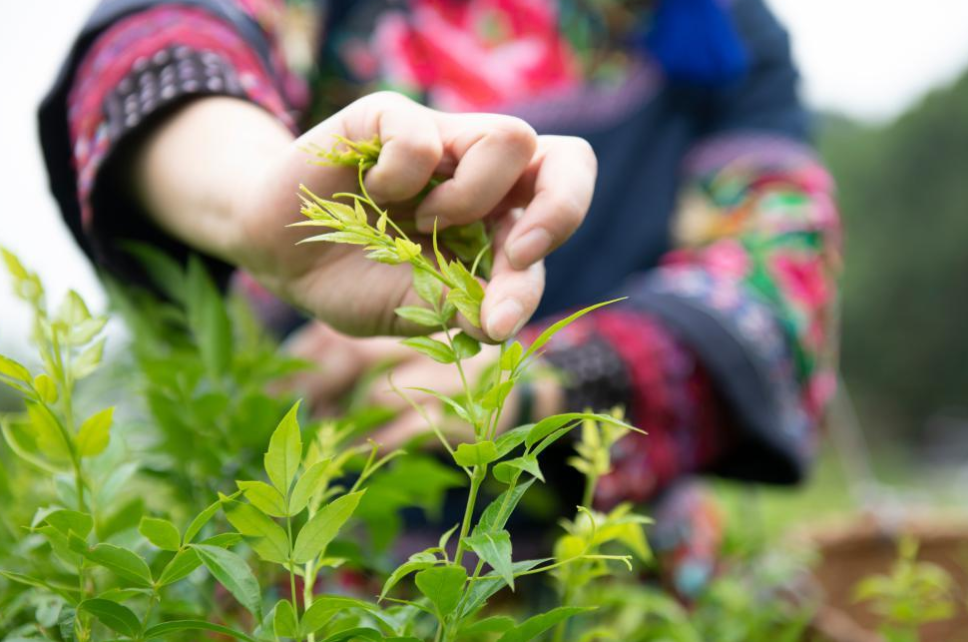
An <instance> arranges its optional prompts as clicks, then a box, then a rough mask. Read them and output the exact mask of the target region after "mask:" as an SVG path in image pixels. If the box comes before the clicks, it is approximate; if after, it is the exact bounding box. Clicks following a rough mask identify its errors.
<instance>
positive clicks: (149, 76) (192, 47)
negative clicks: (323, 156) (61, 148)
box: [68, 5, 292, 280]
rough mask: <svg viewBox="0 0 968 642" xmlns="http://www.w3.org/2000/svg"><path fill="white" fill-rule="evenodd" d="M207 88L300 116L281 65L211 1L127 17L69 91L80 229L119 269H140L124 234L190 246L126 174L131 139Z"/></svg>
mask: <svg viewBox="0 0 968 642" xmlns="http://www.w3.org/2000/svg"><path fill="white" fill-rule="evenodd" d="M205 95H223V96H235V97H239V98H243V99H246V100H251V101H253V102H255V103H257V104H259V105H261V106H263V107H264V108H265V109H267V110H268V111H270V112H271V113H273V114H274V115H276V116H277V117H278V118H280V120H282V121H283V122H286V123H287V124H288V125H290V126H291V125H292V119H291V116H290V114H289V113H288V111H287V109H286V103H285V101H284V99H283V95H282V93H281V92H280V90H279V89H278V87H277V82H276V79H275V76H274V75H273V72H272V71H270V70H269V69H268V68H267V67H266V66H265V65H264V63H263V61H262V60H261V59H260V57H259V56H258V55H257V53H256V52H255V51H253V49H252V47H251V46H250V45H249V44H248V43H247V42H246V41H245V40H243V39H242V37H241V36H240V35H239V34H238V33H237V32H236V31H235V29H234V27H233V26H232V25H230V24H228V23H227V22H225V21H223V20H220V19H218V18H216V17H214V16H213V15H212V14H210V13H208V12H206V11H204V10H200V9H194V8H187V7H183V6H171V5H169V6H163V7H159V8H155V9H150V10H146V11H143V12H140V13H136V14H134V15H132V16H129V17H127V18H124V19H123V20H121V21H119V22H117V23H116V24H114V25H113V26H112V27H110V28H109V29H107V30H106V31H105V32H104V33H102V34H101V35H100V36H99V37H98V39H97V40H96V41H95V42H94V44H93V45H92V46H91V48H90V50H89V51H88V53H87V55H86V56H85V57H84V58H83V60H82V62H81V63H80V65H79V68H78V71H77V74H76V76H75V78H74V81H73V83H72V85H71V90H70V93H69V97H68V105H69V125H70V132H71V141H72V149H73V157H74V158H73V160H74V166H75V168H76V171H77V199H78V202H79V205H80V207H79V210H80V211H79V215H80V221H79V222H78V225H77V227H76V228H75V229H78V230H80V231H81V232H82V233H83V235H84V237H85V240H86V241H87V242H86V246H87V248H86V249H88V251H89V252H90V253H91V254H92V256H93V258H94V259H95V261H97V262H98V263H99V264H100V265H101V266H103V267H106V268H107V269H109V270H110V271H111V272H114V273H116V274H120V275H122V276H124V277H125V278H130V275H131V274H137V273H138V270H137V269H136V266H134V265H132V262H131V259H130V258H129V257H128V256H127V254H126V253H125V252H123V251H121V250H120V249H119V242H120V241H128V240H135V241H143V242H147V243H150V244H152V245H155V246H157V247H159V248H160V249H162V250H164V251H166V252H168V253H169V254H172V255H174V256H176V257H178V256H184V255H185V254H187V252H188V250H187V248H185V247H184V246H182V245H181V244H179V243H177V242H175V241H174V240H173V239H171V238H170V237H168V236H166V235H165V234H163V233H162V232H161V231H160V230H158V229H157V228H156V227H154V226H153V225H152V224H151V222H150V221H149V220H148V218H147V217H146V216H145V215H144V214H143V212H142V211H141V210H140V207H139V206H138V204H137V203H135V202H134V200H133V199H132V198H131V196H130V195H129V194H128V191H127V189H126V185H124V184H123V183H121V182H119V179H120V178H121V176H120V172H121V171H123V167H122V166H121V163H123V162H124V161H123V158H124V150H125V149H126V148H127V146H128V145H129V143H130V142H131V141H136V140H138V138H139V137H140V136H141V135H142V133H143V132H145V131H147V130H148V129H149V128H150V127H151V126H152V124H153V123H155V122H156V121H157V120H158V119H159V118H161V117H163V115H164V114H165V113H167V112H168V110H169V109H171V108H172V107H173V106H174V105H177V104H180V103H182V102H183V101H185V100H188V99H191V98H192V97H196V96H205ZM72 227H73V226H72ZM210 265H211V267H212V268H213V271H214V272H215V273H216V275H217V276H219V277H220V280H221V278H224V277H225V276H227V275H228V273H229V271H230V268H229V266H227V265H225V264H222V263H220V262H216V261H212V262H211V263H210Z"/></svg>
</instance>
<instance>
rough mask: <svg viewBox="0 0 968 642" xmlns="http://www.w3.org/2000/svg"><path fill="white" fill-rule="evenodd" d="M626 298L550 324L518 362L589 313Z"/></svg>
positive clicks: (592, 307)
mask: <svg viewBox="0 0 968 642" xmlns="http://www.w3.org/2000/svg"><path fill="white" fill-rule="evenodd" d="M626 298H627V297H622V298H619V299H612V300H611V301H605V302H603V303H596V304H595V305H591V306H588V307H587V308H585V309H583V310H579V311H578V312H576V313H574V314H572V315H571V316H568V317H565V318H564V319H562V320H561V321H559V322H557V323H555V324H552V325H551V326H549V327H548V329H547V330H545V331H544V332H542V333H541V334H539V335H538V338H537V339H535V340H534V341H533V342H532V343H531V345H530V346H528V349H527V350H526V351H525V353H524V355H522V357H521V359H519V360H518V362H519V363H520V362H521V361H524V360H525V359H527V358H528V357H530V356H531V355H533V354H534V353H535V352H537V351H538V350H540V349H541V348H543V347H544V345H545V344H546V343H548V342H549V341H550V340H551V337H553V336H555V335H556V334H558V332H560V331H561V330H563V329H564V328H565V327H567V326H569V325H571V324H572V323H574V322H575V321H577V320H578V319H580V318H582V317H583V316H585V315H586V314H588V313H589V312H592V311H594V310H597V309H598V308H602V307H605V306H606V305H612V304H613V303H618V302H619V301H624V300H625V299H626Z"/></svg>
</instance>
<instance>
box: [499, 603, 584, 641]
mask: <svg viewBox="0 0 968 642" xmlns="http://www.w3.org/2000/svg"><path fill="white" fill-rule="evenodd" d="M593 610H595V609H594V608H589V607H580V606H559V607H558V608H556V609H552V610H551V611H548V612H547V613H542V614H540V615H535V616H534V617H531V618H528V619H527V620H525V621H524V622H522V623H521V624H519V625H517V626H516V627H514V628H513V629H510V630H508V631H506V632H505V633H504V635H502V636H501V637H500V638H498V641H497V642H528V640H533V639H535V638H536V637H538V636H539V635H541V634H542V633H544V632H545V631H548V630H549V629H551V628H552V627H554V626H557V625H558V623H559V622H564V621H565V620H568V619H569V618H572V617H574V616H576V615H578V614H579V613H587V612H588V611H593Z"/></svg>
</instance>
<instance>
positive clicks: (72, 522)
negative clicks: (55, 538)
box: [43, 509, 94, 538]
mask: <svg viewBox="0 0 968 642" xmlns="http://www.w3.org/2000/svg"><path fill="white" fill-rule="evenodd" d="M43 521H45V522H47V523H48V524H50V525H51V526H53V527H54V528H56V529H57V530H59V531H60V532H61V533H63V534H64V535H65V536H69V535H70V534H71V533H74V534H75V535H77V536H78V537H80V538H85V537H87V536H88V535H89V534H90V533H91V531H92V530H93V529H94V519H93V518H92V517H91V516H90V515H89V514H88V513H82V512H79V511H76V510H66V509H65V510H55V511H54V512H52V513H49V514H48V515H46V516H45V517H44V518H43Z"/></svg>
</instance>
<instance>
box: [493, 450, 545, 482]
mask: <svg viewBox="0 0 968 642" xmlns="http://www.w3.org/2000/svg"><path fill="white" fill-rule="evenodd" d="M519 470H522V471H524V472H526V473H529V474H530V475H532V476H534V477H535V478H537V479H539V480H540V481H542V482H543V481H544V480H545V479H544V475H542V474H541V468H540V467H539V466H538V458H537V457H534V456H533V455H522V456H521V457H516V458H514V459H509V460H508V461H502V462H501V463H500V464H498V465H496V466H495V467H494V479H496V480H498V481H499V482H501V483H502V484H509V483H511V479H513V477H514V473H515V472H516V471H519Z"/></svg>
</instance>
